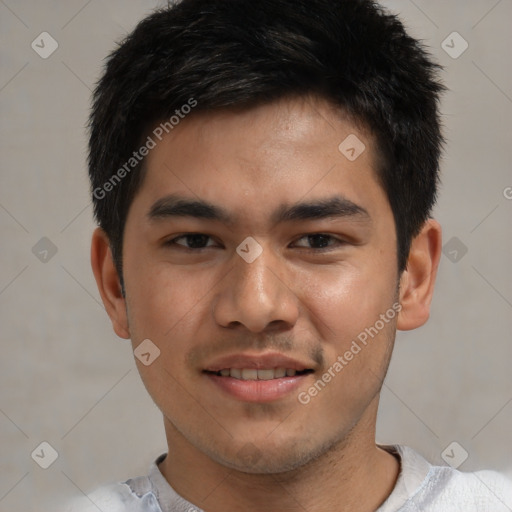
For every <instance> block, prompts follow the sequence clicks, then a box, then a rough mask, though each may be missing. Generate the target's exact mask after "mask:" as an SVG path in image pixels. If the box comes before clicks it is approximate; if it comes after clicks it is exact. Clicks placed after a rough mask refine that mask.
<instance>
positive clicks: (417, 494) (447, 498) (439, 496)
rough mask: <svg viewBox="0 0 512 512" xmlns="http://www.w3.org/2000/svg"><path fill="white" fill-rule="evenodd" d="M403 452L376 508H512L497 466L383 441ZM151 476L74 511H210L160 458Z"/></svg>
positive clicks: (101, 493) (397, 511) (401, 511)
mask: <svg viewBox="0 0 512 512" xmlns="http://www.w3.org/2000/svg"><path fill="white" fill-rule="evenodd" d="M380 447H381V448H383V449H385V450H387V451H389V452H390V453H394V454H395V455H398V458H399V459H400V473H399V475H398V479H397V482H396V484H395V487H394V489H393V491H392V492H391V494H390V495H389V496H388V498H387V499H386V501H385V502H384V503H383V504H382V505H381V506H380V507H379V508H378V509H377V511H376V512H512V481H510V480H509V479H507V478H506V477H504V476H503V475H501V474H500V473H497V472H495V471H487V470H486V471H476V472H474V473H465V472H461V471H458V470H456V469H453V468H452V467H450V466H433V465H431V464H430V463H429V462H427V461H426V460H425V459H424V458H423V457H422V456H421V455H420V454H419V453H417V452H416V451H414V450H413V449H412V448H409V447H407V446H403V445H389V446H380ZM165 456H166V454H163V455H161V456H160V457H158V458H157V459H156V461H155V462H153V464H151V466H150V469H149V474H148V475H147V476H142V477H137V478H132V479H130V480H127V481H126V482H122V483H115V484H111V485H107V486H104V487H100V488H99V489H97V490H95V491H94V492H93V493H91V494H89V496H86V497H85V496H84V497H82V498H81V499H79V500H78V501H76V502H74V503H73V504H72V505H71V508H68V509H67V510H68V511H69V512H98V510H101V511H102V512H204V511H203V510H202V509H201V508H199V507H197V506H195V505H193V504H192V503H190V502H188V501H186V500H185V499H184V498H182V497H181V496H180V495H179V494H178V493H177V492H176V491H175V490H174V489H173V488H172V487H171V486H170V485H169V484H168V482H167V481H166V480H165V478H164V477H163V475H162V473H161V472H160V470H159V469H158V464H159V463H160V462H161V461H162V460H163V459H164V458H165Z"/></svg>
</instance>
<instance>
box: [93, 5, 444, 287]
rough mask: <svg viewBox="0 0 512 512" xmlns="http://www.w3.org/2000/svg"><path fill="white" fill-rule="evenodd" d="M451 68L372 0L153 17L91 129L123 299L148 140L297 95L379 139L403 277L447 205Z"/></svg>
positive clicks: (101, 97)
mask: <svg viewBox="0 0 512 512" xmlns="http://www.w3.org/2000/svg"><path fill="white" fill-rule="evenodd" d="M440 69H441V67H440V66H439V65H438V64H437V63H435V62H434V61H433V60H432V58H431V56H430V55H429V53H428V51H427V50H426V48H425V47H424V46H423V44H422V42H421V41H419V40H417V39H414V38H412V37H410V36H409V35H408V34H407V33H406V31H405V29H404V26H403V24H402V23H401V21H400V20H399V19H398V17H397V16H396V15H393V14H391V13H389V12H388V11H386V10H384V9H383V7H381V6H380V5H379V4H377V3H376V2H374V1H371V0H182V1H181V2H178V3H176V4H174V5H169V6H168V7H166V8H163V9H158V10H156V11H155V12H153V13H152V14H150V15H149V16H148V17H146V18H145V19H143V20H142V21H141V22H140V23H139V24H138V25H137V26H136V28H135V29H134V30H133V32H131V33H130V34H129V35H128V36H127V37H126V38H125V39H124V41H122V43H121V44H120V45H119V46H118V48H116V49H115V50H114V51H113V52H112V53H111V54H110V55H109V57H108V59H107V62H106V65H105V70H104V72H103V75H102V76H101V78H100V80H99V81H98V84H97V86H96V89H95V91H94V96H93V107H92V110H91V115H90V119H89V128H90V138H89V158H88V163H89V176H90V181H91V192H92V197H93V202H94V215H95V219H96V221H97V222H98V224H99V226H100V227H101V228H102V229H103V230H104V231H105V232H106V234H107V236H108V237H109V242H110V246H111V249H112V253H113V258H114V262H115V265H116V269H117V271H118V274H119V278H120V282H121V286H122V290H123V293H124V285H123V276H122V244H123V231H124V225H125V222H126V217H127V214H128V209H129V207H130V204H131V202H132V200H133V198H134V196H135V194H136V193H137V190H138V189H139V188H140V185H141V183H142V180H143V176H144V173H145V169H144V166H143V165H141V164H140V160H141V158H140V155H139V154H138V153H137V159H135V158H134V155H135V152H137V150H138V149H139V148H140V147H141V145H142V144H143V141H144V137H146V136H147V135H148V133H150V132H148V130H151V129H152V128H153V127H154V126H155V125H156V124H157V123H159V122H162V121H165V120H167V121H166V124H165V125H162V126H165V130H166V131H169V130H170V129H172V127H173V126H174V124H175V123H173V121H172V118H173V117H174V118H175V119H178V118H177V115H178V114H180V117H183V112H185V113H186V112H188V111H190V110H191V106H193V112H192V114H191V115H193V114H194V112H199V111H201V112H208V111H214V110H218V109H225V108H232V107H235V108H249V107H252V106H255V105H258V104H264V103H268V102H271V101H274V100H279V99H282V98H286V97H290V96H309V95H316V96H319V97H321V98H324V99H326V100H328V101H329V102H330V103H331V104H333V105H334V106H336V107H340V108H341V109H342V110H343V111H344V112H345V113H346V114H348V115H349V116H351V118H353V119H354V120H355V121H356V122H358V123H360V124H361V126H364V127H366V128H367V129H369V130H370V131H371V133H372V134H373V135H374V137H375V140H376V141H377V148H378V153H379V161H381V162H382V163H381V164H380V165H379V169H377V170H376V172H377V176H378V179H379V180H380V183H381V185H382V187H383V189H384V191H385V193H386V195H387V198H388V200H389V203H390V206H391V209H392V212H393V215H394V220H395V226H396V233H397V260H398V270H399V272H400V273H401V271H403V270H404V269H405V268H406V263H407V258H408V254H409V250H410V243H411V240H412V239H413V238H414V237H415V236H416V235H417V234H418V233H419V231H420V230H421V227H422V226H423V224H424V222H425V221H426V220H427V219H428V218H429V216H430V213H431V209H432V207H433V205H434V204H435V201H436V196H437V189H438V183H439V159H440V155H441V150H442V146H443V143H444V139H443V136H442V133H441V123H440V117H439V112H438V107H439V98H440V94H441V92H442V91H443V90H444V89H445V87H444V86H443V84H442V83H441V82H440V80H439V76H438V72H439V70H440ZM184 106H187V108H188V110H186V109H185V107H184ZM178 122H179V121H178ZM340 142H341V141H340ZM142 161H143V160H142ZM127 162H130V165H129V166H128V165H127ZM123 169H124V171H123Z"/></svg>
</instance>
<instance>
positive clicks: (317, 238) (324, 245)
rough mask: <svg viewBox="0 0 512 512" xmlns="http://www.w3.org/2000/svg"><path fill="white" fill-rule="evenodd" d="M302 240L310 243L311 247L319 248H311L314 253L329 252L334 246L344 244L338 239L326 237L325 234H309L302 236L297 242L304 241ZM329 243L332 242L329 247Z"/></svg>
mask: <svg viewBox="0 0 512 512" xmlns="http://www.w3.org/2000/svg"><path fill="white" fill-rule="evenodd" d="M304 239H307V241H308V243H311V244H312V245H317V246H318V245H319V246H320V247H313V248H312V249H314V250H316V252H319V251H325V250H330V249H332V248H334V247H336V246H340V245H343V244H344V243H345V242H344V241H343V240H340V239H339V238H336V237H333V236H331V235H326V234H325V233H311V234H308V235H304V236H302V237H301V238H299V240H304ZM330 241H332V242H334V243H333V244H330V245H329V242H330ZM299 247H300V246H299Z"/></svg>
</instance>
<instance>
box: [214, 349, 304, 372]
mask: <svg viewBox="0 0 512 512" xmlns="http://www.w3.org/2000/svg"><path fill="white" fill-rule="evenodd" d="M225 368H255V369H257V370H261V369H264V368H290V369H292V370H297V371H303V370H308V369H309V370H314V365H313V364H311V363H307V362H305V361H299V360H297V359H293V358H291V357H287V356H284V355H283V354H280V353H279V352H266V353H263V354H250V353H244V354H232V355H229V356H224V357H220V358H218V359H215V360H213V361H212V362H211V363H209V364H208V365H207V366H206V368H204V370H205V371H208V372H219V371H220V370H224V369H225Z"/></svg>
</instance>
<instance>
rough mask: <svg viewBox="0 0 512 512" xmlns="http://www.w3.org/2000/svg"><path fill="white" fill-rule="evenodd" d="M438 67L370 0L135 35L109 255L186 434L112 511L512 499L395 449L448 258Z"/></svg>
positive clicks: (106, 130) (107, 193)
mask: <svg viewBox="0 0 512 512" xmlns="http://www.w3.org/2000/svg"><path fill="white" fill-rule="evenodd" d="M437 69H438V66H437V65H436V64H435V63H433V62H432V60H431V59H430V58H429V56H428V54H427V53H426V52H425V50H424V49H423V48H422V47H421V46H420V45H419V43H418V42H417V41H415V40H414V39H412V38H411V37H409V36H408V35H407V34H406V33H405V31H404V28H403V26H402V24H401V23H400V21H399V20H398V19H397V18H396V17H395V16H392V15H390V14H388V13H386V12H385V11H384V10H383V9H382V8H381V7H379V6H378V5H377V4H376V3H374V2H371V1H363V0H343V1H341V0H336V1H334V0H260V1H254V0H183V1H182V2H179V3H177V4H176V5H175V6H173V7H170V8H167V9H163V10H160V11H158V12H156V13H154V14H152V15H151V16H149V17H148V18H146V19H145V20H143V21H142V22H141V23H140V24H139V25H138V26H137V28H136V29H135V30H134V32H133V33H132V34H131V35H130V36H129V37H128V38H127V39H126V40H125V41H124V42H123V43H122V45H121V46H120V47H119V48H118V49H117V50H116V51H115V52H113V54H112V55H111V56H110V58H109V60H108V63H107V67H106V70H105V73H104V75H103V76H102V78H101V80H100V82H99V84H98V86H97V89H96V91H95V95H94V106H93V111H92V114H91V135H90V152H89V172H90V178H91V186H92V194H93V200H94V208H95V216H96V219H97V221H98V224H99V227H98V228H97V229H96V231H95V232H94V235H93V239H92V250H91V261H92V267H93V270H94V275H95V278H96V281H97V284H98V288H99V291H100V294H101V297H102V300H103V302H104V305H105V308H106V310H107V312H108V314H109V316H110V319H111V321H112V324H113V328H114V330H115V332H116V333H117V334H118V335H119V336H120V337H122V338H127V339H128V338H130V339H131V340H132V343H133V349H134V354H135V356H136V363H137V366H138V368H139V371H140V374H141V377H142V380H143V382H144V384H145V386H146V388H147V390H148V392H149V394H150V395H151V397H152V398H153V400H154V402H155V403H156V405H157V406H158V407H159V409H160V410H161V411H162V414H163V418H164V425H165V432H166V437H167V443H168V451H167V453H166V454H163V455H162V456H161V457H159V458H158V459H157V460H156V461H155V462H154V464H153V465H152V466H151V468H150V471H149V474H148V475H147V476H143V477H138V478H134V479H131V480H128V481H127V482H123V483H118V484H114V485H110V486H105V487H103V488H100V489H98V490H97V491H95V492H94V493H93V494H91V495H90V497H89V498H88V500H86V501H88V503H89V506H90V507H91V510H97V509H100V510H102V511H104V512H107V511H121V510H123V511H142V510H144V511H150V512H167V511H174V510H176V511H187V510H188V511H195V510H205V511H208V512H220V511H223V512H229V511H234V510H244V511H249V512H256V511H258V512H260V511H263V510H264V511H269V512H274V511H286V510H290V511H292V510H293V511H296V510H307V511H311V512H318V511H325V510H336V511H359V512H367V511H368V512H369V511H375V510H379V511H380V512H388V511H398V510H399V511H422V512H429V511H436V512H439V511H455V510H457V511H464V512H469V511H479V512H481V511H484V510H486V511H487V510H488V511H491V510H492V511H493V512H497V511H506V510H511V509H510V508H509V507H510V506H512V497H511V496H512V490H511V487H510V484H509V483H508V482H506V481H505V480H504V479H503V478H502V477H501V476H500V475H498V474H497V473H493V472H478V473H472V474H464V473H461V472H458V471H456V470H454V469H451V468H448V467H434V466H432V465H430V464H429V463H428V462H427V461H426V460H425V459H423V458H422V457H421V456H420V455H419V454H417V453H416V452H415V451H413V450H412V449H410V448H408V447H406V446H402V445H394V446H379V445H376V443H375V426H376V418H377V409H378V403H379V394H380V390H381V386H382V382H383V379H384V377H385V375H386V371H387V368H388V365H389V361H390V358H391V354H392V350H393V344H394V338H395V332H396V329H402V330H410V329H415V328H417V327H419V326H421V325H422V324H424V323H425V322H426V321H427V319H428V316H429V306H430V302H431V299H432V294H433V289H434V282H435V277H436V272H437V267H438V263H439V257H440V250H441V227H440V225H439V224H438V222H436V221H435V220H434V219H432V218H431V217H430V215H431V210H432V207H433V205H434V203H435V199H436V195H437V184H438V167H439V156H440V152H441V146H442V143H443V138H442V135H441V130H440V123H439V113H438V102H439V94H440V93H441V91H442V90H443V86H442V85H441V83H440V82H439V80H438V77H437Z"/></svg>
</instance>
